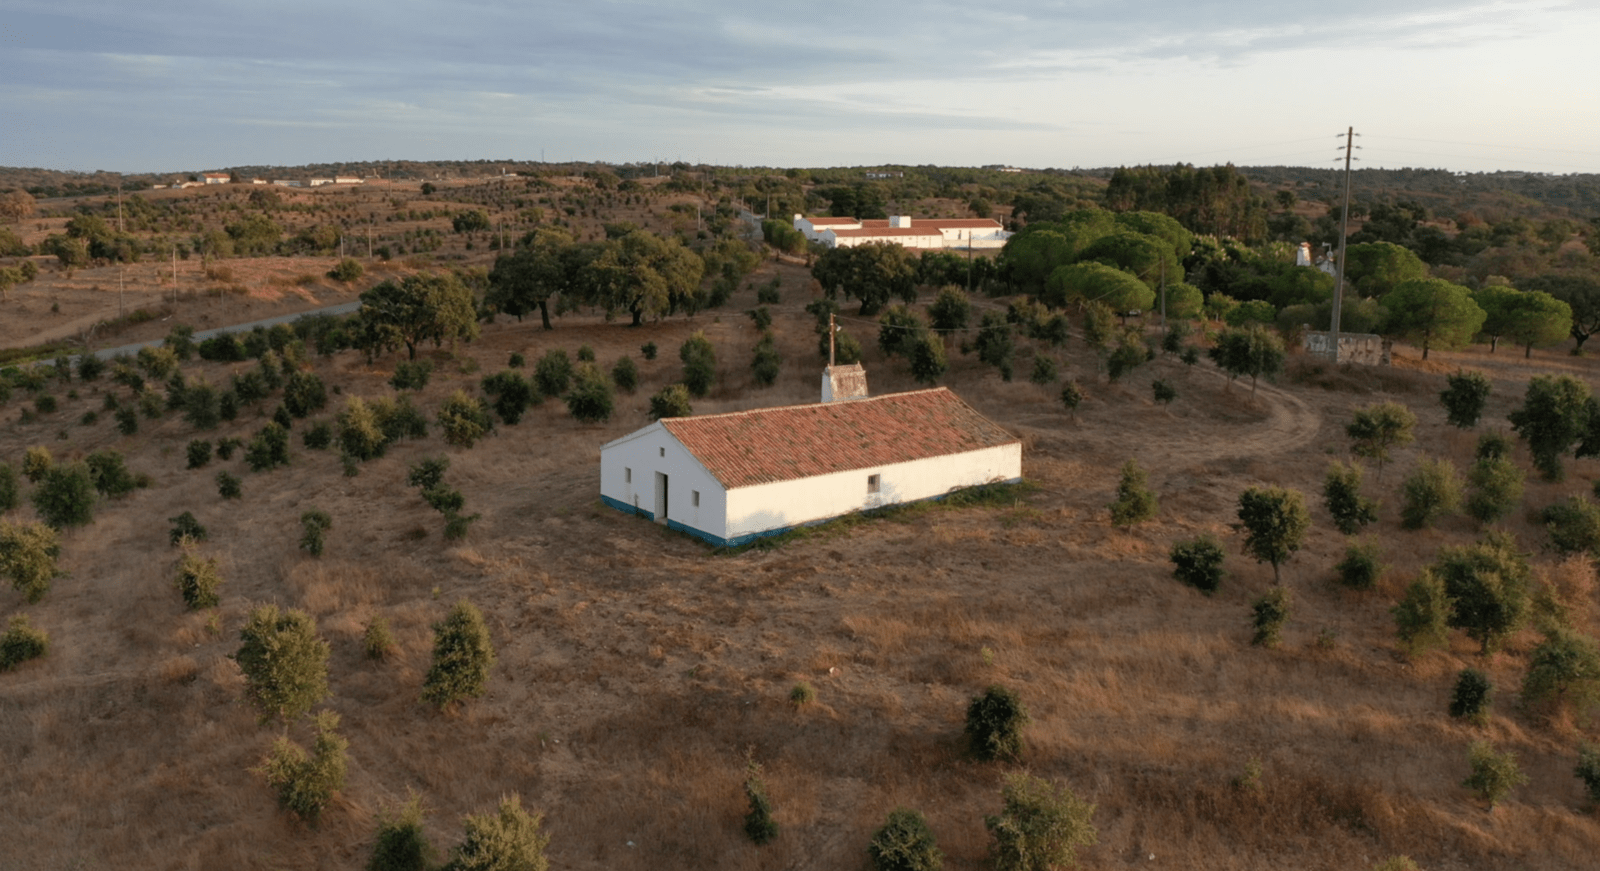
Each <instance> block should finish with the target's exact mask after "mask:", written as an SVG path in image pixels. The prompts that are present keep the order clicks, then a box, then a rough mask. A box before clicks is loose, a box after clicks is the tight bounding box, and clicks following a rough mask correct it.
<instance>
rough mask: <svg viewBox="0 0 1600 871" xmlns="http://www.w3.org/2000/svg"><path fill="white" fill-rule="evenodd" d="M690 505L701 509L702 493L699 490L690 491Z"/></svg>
mask: <svg viewBox="0 0 1600 871" xmlns="http://www.w3.org/2000/svg"><path fill="white" fill-rule="evenodd" d="M689 504H690V505H693V506H694V507H696V508H699V507H700V491H699V490H690V491H689Z"/></svg>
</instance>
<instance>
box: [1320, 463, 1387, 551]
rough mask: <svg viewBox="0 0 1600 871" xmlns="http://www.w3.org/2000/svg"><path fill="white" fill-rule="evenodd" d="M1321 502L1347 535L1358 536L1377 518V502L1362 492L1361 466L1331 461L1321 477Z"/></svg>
mask: <svg viewBox="0 0 1600 871" xmlns="http://www.w3.org/2000/svg"><path fill="white" fill-rule="evenodd" d="M1322 504H1323V506H1324V507H1325V508H1327V509H1328V514H1329V515H1331V516H1332V517H1333V525H1334V527H1335V528H1336V529H1338V530H1339V531H1340V532H1342V533H1344V534H1345V535H1355V534H1356V533H1357V532H1360V531H1361V527H1363V526H1366V525H1367V524H1369V523H1372V522H1374V521H1376V520H1377V519H1378V503H1377V502H1376V501H1374V500H1372V499H1367V498H1364V497H1363V496H1362V495H1361V467H1360V466H1358V465H1356V464H1355V463H1351V464H1349V465H1345V464H1344V463H1341V462H1339V461H1337V460H1335V461H1334V462H1332V463H1329V464H1328V473H1327V475H1326V476H1324V477H1323V479H1322Z"/></svg>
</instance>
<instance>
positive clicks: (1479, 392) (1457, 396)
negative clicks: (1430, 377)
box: [1439, 371, 1490, 429]
mask: <svg viewBox="0 0 1600 871" xmlns="http://www.w3.org/2000/svg"><path fill="white" fill-rule="evenodd" d="M1446 382H1447V384H1448V386H1447V387H1445V389H1444V392H1442V393H1440V394H1439V401H1440V402H1441V403H1443V404H1444V410H1445V415H1446V417H1447V418H1448V420H1449V422H1450V425H1451V426H1458V427H1461V428H1462V429H1472V428H1473V427H1475V426H1477V425H1478V418H1480V417H1482V416H1483V406H1484V404H1485V403H1487V402H1488V401H1489V389H1490V388H1489V379H1488V378H1485V377H1484V376H1483V373H1481V372H1467V371H1457V372H1456V374H1454V375H1451V376H1448V378H1447V379H1446Z"/></svg>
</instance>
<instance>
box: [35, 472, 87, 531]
mask: <svg viewBox="0 0 1600 871" xmlns="http://www.w3.org/2000/svg"><path fill="white" fill-rule="evenodd" d="M94 492H95V486H94V476H93V475H91V474H90V472H89V467H88V466H87V465H85V464H83V463H72V464H70V465H66V466H52V467H51V468H50V470H49V471H47V472H45V473H44V479H43V480H42V481H40V482H39V486H38V487H36V488H34V491H33V497H32V500H33V510H34V511H36V512H38V514H39V518H40V519H41V520H43V521H44V522H45V523H48V524H50V525H51V526H54V527H55V528H57V529H65V528H66V527H69V526H88V525H89V523H90V522H92V521H93V520H94Z"/></svg>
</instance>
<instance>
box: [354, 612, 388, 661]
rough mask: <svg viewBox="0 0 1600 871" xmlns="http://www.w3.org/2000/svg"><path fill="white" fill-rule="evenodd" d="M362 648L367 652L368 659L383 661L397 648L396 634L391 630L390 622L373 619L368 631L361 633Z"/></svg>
mask: <svg viewBox="0 0 1600 871" xmlns="http://www.w3.org/2000/svg"><path fill="white" fill-rule="evenodd" d="M361 647H362V649H363V650H365V651H366V652H367V658H368V659H383V658H384V657H385V656H388V655H389V651H391V650H393V649H394V647H395V641H394V632H393V631H392V630H390V629H389V620H388V619H387V618H385V617H373V618H372V620H371V622H369V623H367V629H366V631H365V632H363V633H361Z"/></svg>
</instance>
